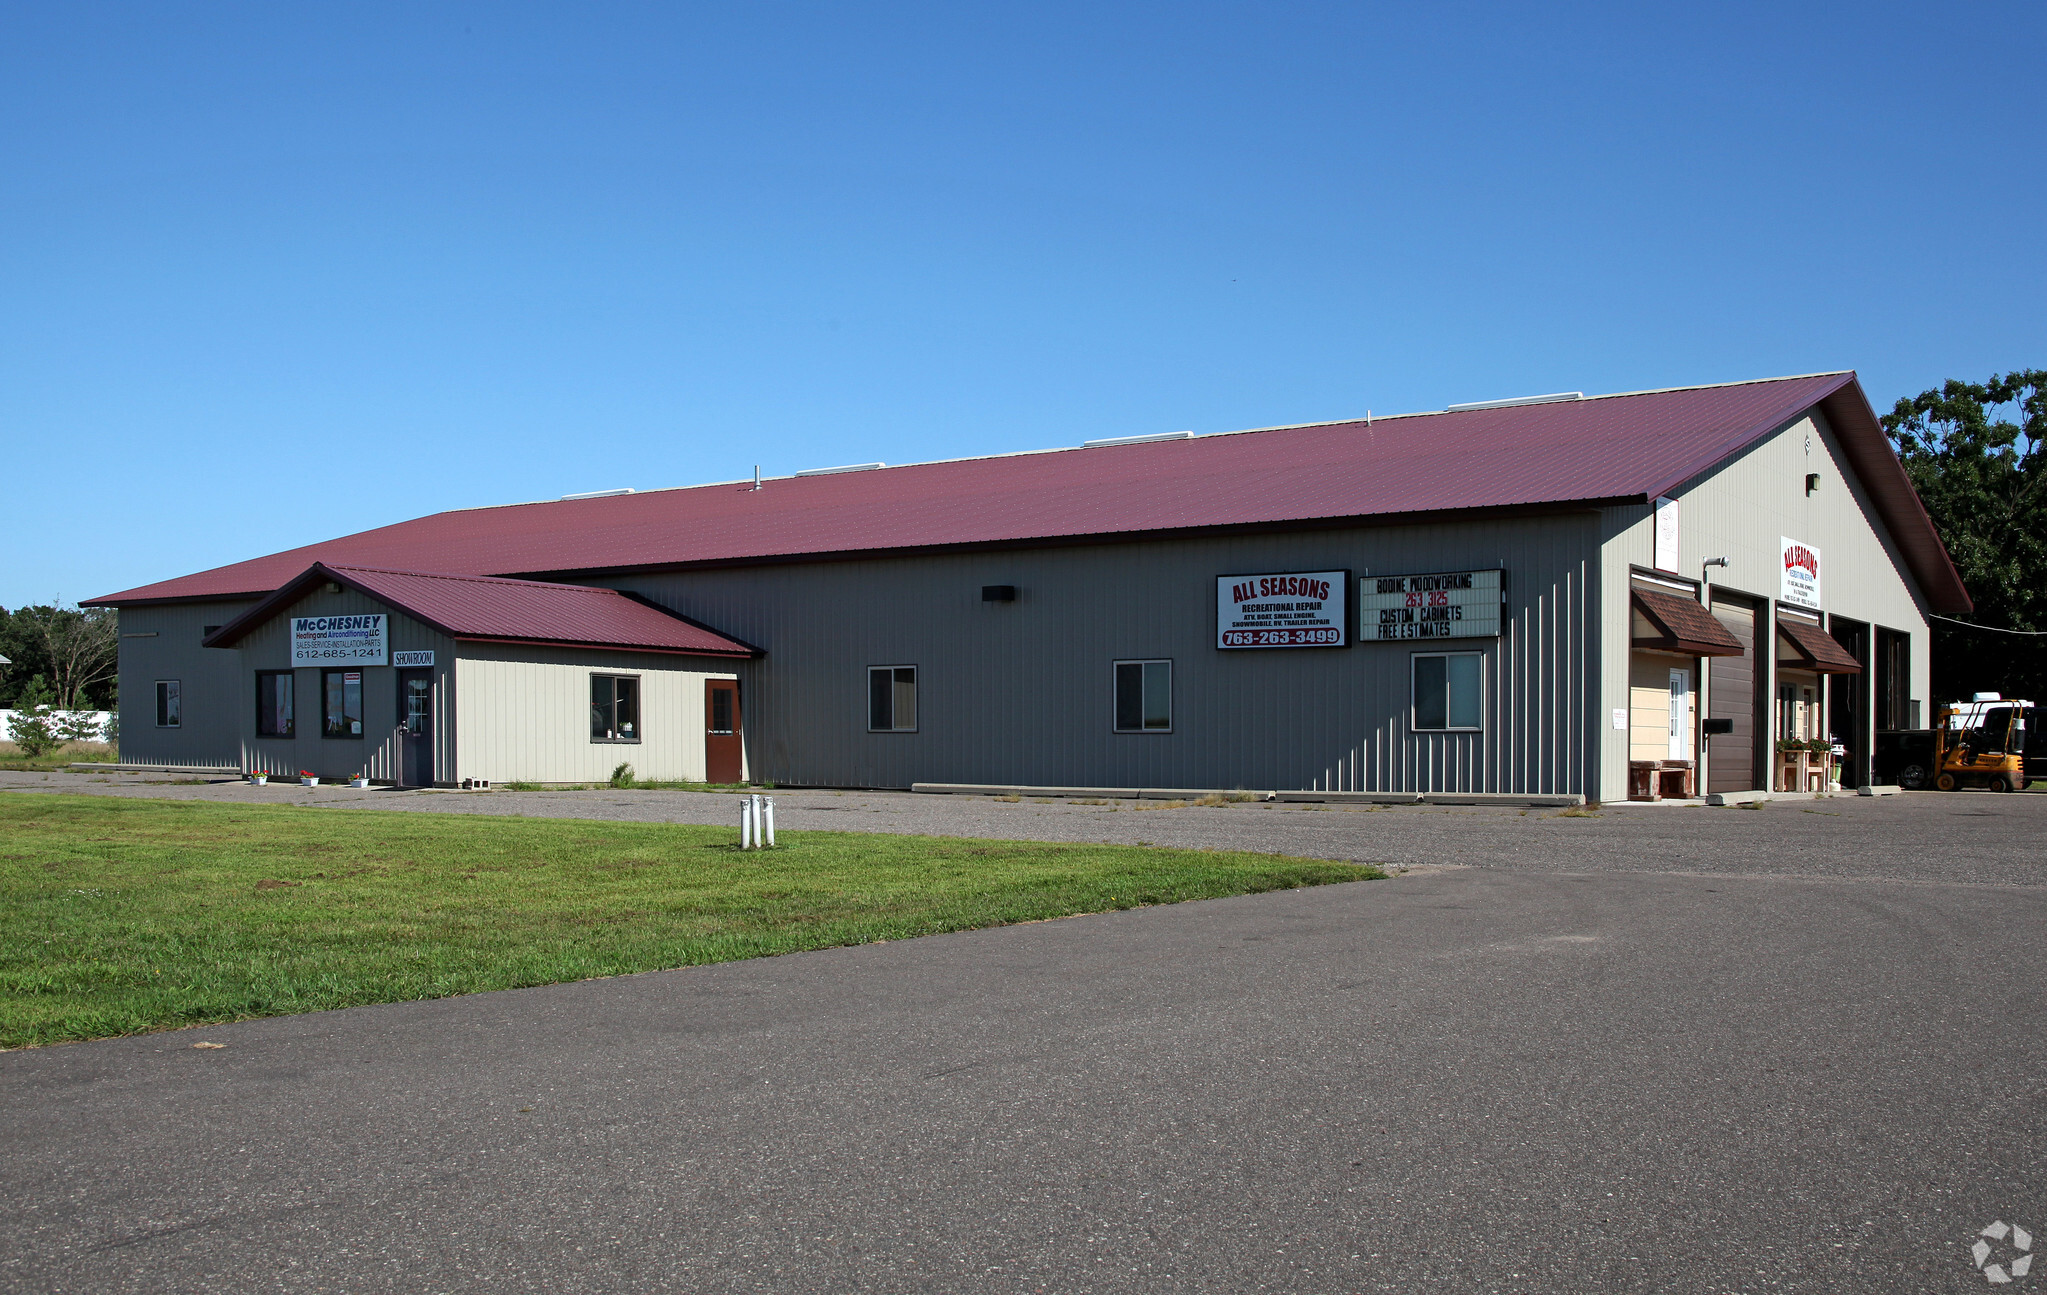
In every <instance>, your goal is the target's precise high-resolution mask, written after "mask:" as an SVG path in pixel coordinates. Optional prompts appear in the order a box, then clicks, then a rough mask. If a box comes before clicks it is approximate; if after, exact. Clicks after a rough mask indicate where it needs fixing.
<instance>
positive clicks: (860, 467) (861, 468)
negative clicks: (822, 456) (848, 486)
mask: <svg viewBox="0 0 2047 1295" xmlns="http://www.w3.org/2000/svg"><path fill="white" fill-rule="evenodd" d="M887 466H888V464H886V463H848V464H846V465H845V466H844V467H840V468H805V469H803V471H801V472H799V473H797V474H796V475H797V476H799V477H828V476H830V475H832V474H833V473H834V472H872V471H874V470H875V469H876V468H885V467H887Z"/></svg>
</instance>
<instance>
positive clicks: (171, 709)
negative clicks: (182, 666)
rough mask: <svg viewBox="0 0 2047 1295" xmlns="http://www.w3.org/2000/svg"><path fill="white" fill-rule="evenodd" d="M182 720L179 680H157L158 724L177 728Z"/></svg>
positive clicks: (161, 726) (162, 726) (163, 726)
mask: <svg viewBox="0 0 2047 1295" xmlns="http://www.w3.org/2000/svg"><path fill="white" fill-rule="evenodd" d="M180 722H181V711H180V707H179V705H178V681H177V680H175V679H159V680H157V681H156V726H157V727H158V728H176V727H177V726H178V724H179V723H180Z"/></svg>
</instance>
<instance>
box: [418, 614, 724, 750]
mask: <svg viewBox="0 0 2047 1295" xmlns="http://www.w3.org/2000/svg"><path fill="white" fill-rule="evenodd" d="M458 662H459V664H458V667H457V689H458V690H459V692H460V695H461V698H462V736H461V744H460V751H459V755H458V764H459V766H460V769H461V775H462V777H464V778H481V779H487V780H489V781H491V782H520V781H524V782H603V781H604V780H605V779H607V778H609V777H610V776H611V771H612V769H613V768H614V767H616V766H617V765H619V764H621V763H625V764H630V765H632V767H633V772H634V773H635V774H636V775H637V776H639V777H641V778H646V779H657V780H662V781H671V780H686V781H691V782H700V781H702V780H703V777H704V680H706V679H730V678H733V677H734V675H733V674H732V673H731V672H730V671H729V670H723V669H715V668H714V669H708V670H707V669H705V662H704V661H703V659H702V658H692V657H677V656H669V655H665V654H658V653H630V652H592V651H587V650H578V649H567V648H548V647H537V646H520V645H512V644H495V643H464V644H462V645H460V649H459V654H458ZM592 674H624V675H636V676H638V678H639V680H640V727H641V730H642V736H641V740H640V741H639V742H636V743H629V742H593V741H591V740H590V676H591V675H592ZM741 700H742V702H744V701H745V698H742V699H741Z"/></svg>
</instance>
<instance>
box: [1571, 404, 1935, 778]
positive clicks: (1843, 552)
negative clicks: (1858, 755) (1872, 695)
mask: <svg viewBox="0 0 2047 1295" xmlns="http://www.w3.org/2000/svg"><path fill="white" fill-rule="evenodd" d="M1808 472H1817V473H1819V474H1820V484H1819V489H1818V490H1817V491H1815V492H1814V493H1813V494H1811V495H1808V494H1807V493H1806V490H1805V476H1806V474H1807V473H1808ZM1675 497H1676V498H1677V499H1678V501H1679V508H1680V537H1679V543H1680V554H1681V560H1682V569H1681V570H1680V571H1679V573H1678V574H1680V575H1682V576H1684V577H1686V578H1687V579H1691V580H1697V579H1698V578H1699V575H1700V564H1701V563H1702V562H1703V561H1704V560H1705V559H1707V558H1709V557H1726V558H1728V559H1729V565H1728V566H1727V567H1725V568H1715V569H1714V571H1713V573H1712V584H1713V585H1714V587H1715V588H1720V589H1726V590H1729V591H1731V592H1736V593H1740V594H1743V595H1747V596H1750V597H1754V598H1756V599H1758V600H1759V601H1760V602H1761V603H1762V604H1763V608H1764V609H1765V614H1766V616H1767V609H1769V608H1771V607H1773V606H1774V605H1775V602H1776V599H1777V595H1778V592H1779V588H1780V569H1779V563H1780V562H1781V561H1782V549H1781V548H1780V547H1779V541H1780V539H1782V538H1784V537H1789V538H1792V539H1796V540H1799V541H1802V542H1804V543H1806V544H1811V545H1815V546H1817V547H1818V548H1819V550H1820V556H1821V562H1822V568H1821V570H1822V576H1821V587H1820V601H1821V602H1822V603H1823V604H1824V605H1825V609H1826V611H1827V612H1828V613H1830V614H1839V615H1841V616H1846V617H1849V618H1850V619H1853V620H1858V621H1867V622H1869V623H1871V624H1875V625H1879V626H1882V627H1885V628H1888V629H1894V630H1899V631H1901V632H1904V633H1908V634H1910V635H1911V637H1912V676H1913V682H1912V689H1913V692H1912V695H1913V696H1914V697H1918V698H1925V697H1926V696H1927V679H1928V664H1927V658H1928V656H1929V651H1928V633H1927V618H1926V604H1925V600H1924V598H1923V597H1922V595H1921V594H1920V591H1919V589H1918V588H1917V586H1916V585H1915V584H1914V583H1913V582H1912V579H1911V577H1910V575H1909V569H1908V568H1907V567H1906V566H1905V565H1904V560H1903V557H1902V555H1901V554H1900V552H1899V550H1898V548H1897V545H1896V544H1895V542H1894V541H1893V540H1892V538H1891V536H1890V533H1889V532H1888V531H1887V530H1886V529H1885V528H1884V526H1883V523H1882V521H1881V520H1880V519H1879V518H1878V516H1877V514H1876V510H1875V508H1874V506H1873V505H1872V504H1871V502H1870V500H1869V496H1868V493H1867V492H1866V491H1865V490H1864V489H1863V488H1862V485H1861V483H1860V482H1859V481H1857V480H1855V478H1854V475H1853V473H1852V472H1851V471H1850V470H1849V469H1848V468H1847V467H1846V465H1845V461H1844V459H1843V457H1842V455H1841V452H1840V446H1839V444H1838V443H1837V442H1836V441H1835V439H1834V436H1833V433H1832V431H1831V430H1830V429H1829V428H1828V427H1827V426H1826V422H1825V419H1824V418H1822V417H1821V416H1820V415H1819V414H1818V413H1816V412H1815V413H1814V414H1812V415H1811V416H1809V417H1805V418H1800V419H1799V420H1797V421H1796V422H1794V423H1791V424H1790V425H1789V426H1787V427H1785V428H1784V429H1783V430H1782V431H1779V432H1778V433H1776V434H1775V435H1773V436H1771V437H1768V438H1766V439H1765V440H1763V441H1760V442H1758V443H1757V444H1755V445H1753V446H1751V447H1750V448H1749V449H1748V450H1747V451H1745V452H1744V453H1743V454H1741V455H1740V456H1739V457H1737V458H1735V459H1734V460H1732V461H1731V462H1729V463H1728V464H1726V465H1725V466H1723V467H1721V468H1720V469H1718V470H1717V471H1715V472H1713V473H1711V474H1709V475H1708V476H1705V477H1703V478H1701V479H1699V480H1697V481H1694V482H1691V483H1688V484H1687V485H1685V486H1684V487H1683V488H1681V489H1680V490H1679V491H1678V492H1677V493H1676V496H1675ZM1606 511H1607V525H1608V529H1609V536H1610V538H1609V539H1608V541H1607V543H1606V544H1605V546H1604V556H1603V558H1602V563H1603V565H1604V568H1605V570H1606V571H1607V573H1608V579H1607V583H1608V585H1609V586H1610V587H1612V588H1624V586H1625V581H1626V572H1627V569H1628V567H1629V565H1630V564H1633V565H1636V566H1642V567H1647V566H1649V565H1651V563H1652V562H1653V561H1654V547H1655V521H1654V517H1653V515H1652V510H1651V509H1650V508H1649V507H1648V506H1634V507H1624V508H1613V509H1608V510H1606ZM1761 628H1762V630H1763V632H1762V633H1760V634H1759V635H1758V639H1757V646H1758V653H1757V655H1758V659H1757V661H1756V663H1755V668H1756V669H1757V671H1759V672H1760V675H1761V678H1762V679H1763V680H1765V681H1767V680H1768V679H1769V678H1770V662H1769V658H1770V657H1771V656H1772V654H1773V649H1774V639H1775V633H1774V619H1770V620H1768V621H1767V622H1766V623H1765V624H1764V625H1762V626H1761ZM1607 632H1608V638H1609V640H1610V641H1611V642H1610V646H1611V644H1612V643H1617V642H1619V639H1618V638H1617V633H1618V631H1617V630H1616V628H1615V626H1614V625H1612V624H1609V625H1608V627H1607ZM1604 686H1605V688H1606V691H1607V695H1608V696H1609V697H1610V698H1615V699H1616V700H1612V701H1609V702H1608V703H1607V704H1608V705H1613V706H1618V705H1621V704H1623V703H1622V700H1620V699H1621V698H1622V697H1623V695H1624V691H1625V687H1626V679H1625V675H1624V673H1622V674H1619V675H1616V674H1615V672H1613V671H1609V672H1608V673H1607V675H1606V677H1605V679H1604ZM1709 705H1712V706H1713V707H1714V710H1713V713H1716V714H1718V713H1721V711H1720V708H1719V706H1718V704H1717V703H1714V702H1709ZM1771 710H1772V708H1770V707H1768V706H1765V707H1763V709H1762V714H1761V715H1760V716H1759V717H1758V718H1759V719H1760V721H1761V728H1762V731H1760V732H1758V734H1757V742H1758V744H1759V746H1761V748H1762V749H1763V750H1764V751H1768V750H1769V749H1770V746H1771V743H1772V741H1773V739H1774V737H1775V736H1776V735H1775V734H1774V733H1773V732H1770V731H1769V727H1770V725H1771V724H1772V723H1773V720H1772V718H1771ZM1625 779H1626V769H1625V767H1624V766H1622V765H1618V764H1616V762H1614V761H1613V760H1611V759H1609V760H1608V761H1607V762H1605V766H1604V768H1603V771H1602V779H1601V785H1602V791H1603V794H1604V795H1606V796H1608V797H1613V796H1616V795H1622V794H1625V787H1626V782H1625Z"/></svg>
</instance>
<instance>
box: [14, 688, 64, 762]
mask: <svg viewBox="0 0 2047 1295" xmlns="http://www.w3.org/2000/svg"><path fill="white" fill-rule="evenodd" d="M50 702H51V697H50V688H49V685H48V684H46V683H44V682H43V677H42V676H41V675H37V676H36V677H35V678H33V679H31V680H29V681H28V687H27V688H25V689H23V690H22V694H21V696H19V697H17V698H15V699H14V719H13V721H12V722H10V723H9V724H8V726H7V736H8V738H9V740H11V741H12V742H13V743H14V745H16V746H18V747H20V748H21V753H22V754H23V755H25V756H27V757H28V758H29V759H31V760H34V759H36V758H38V757H40V756H45V755H48V754H49V753H50V752H52V751H54V750H56V749H57V748H58V747H60V746H62V745H64V743H65V741H66V740H67V739H66V737H65V735H64V733H63V732H62V731H61V729H60V724H61V722H62V721H61V720H60V719H59V718H58V716H57V712H56V708H55V707H54V706H52V705H51V704H50Z"/></svg>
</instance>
